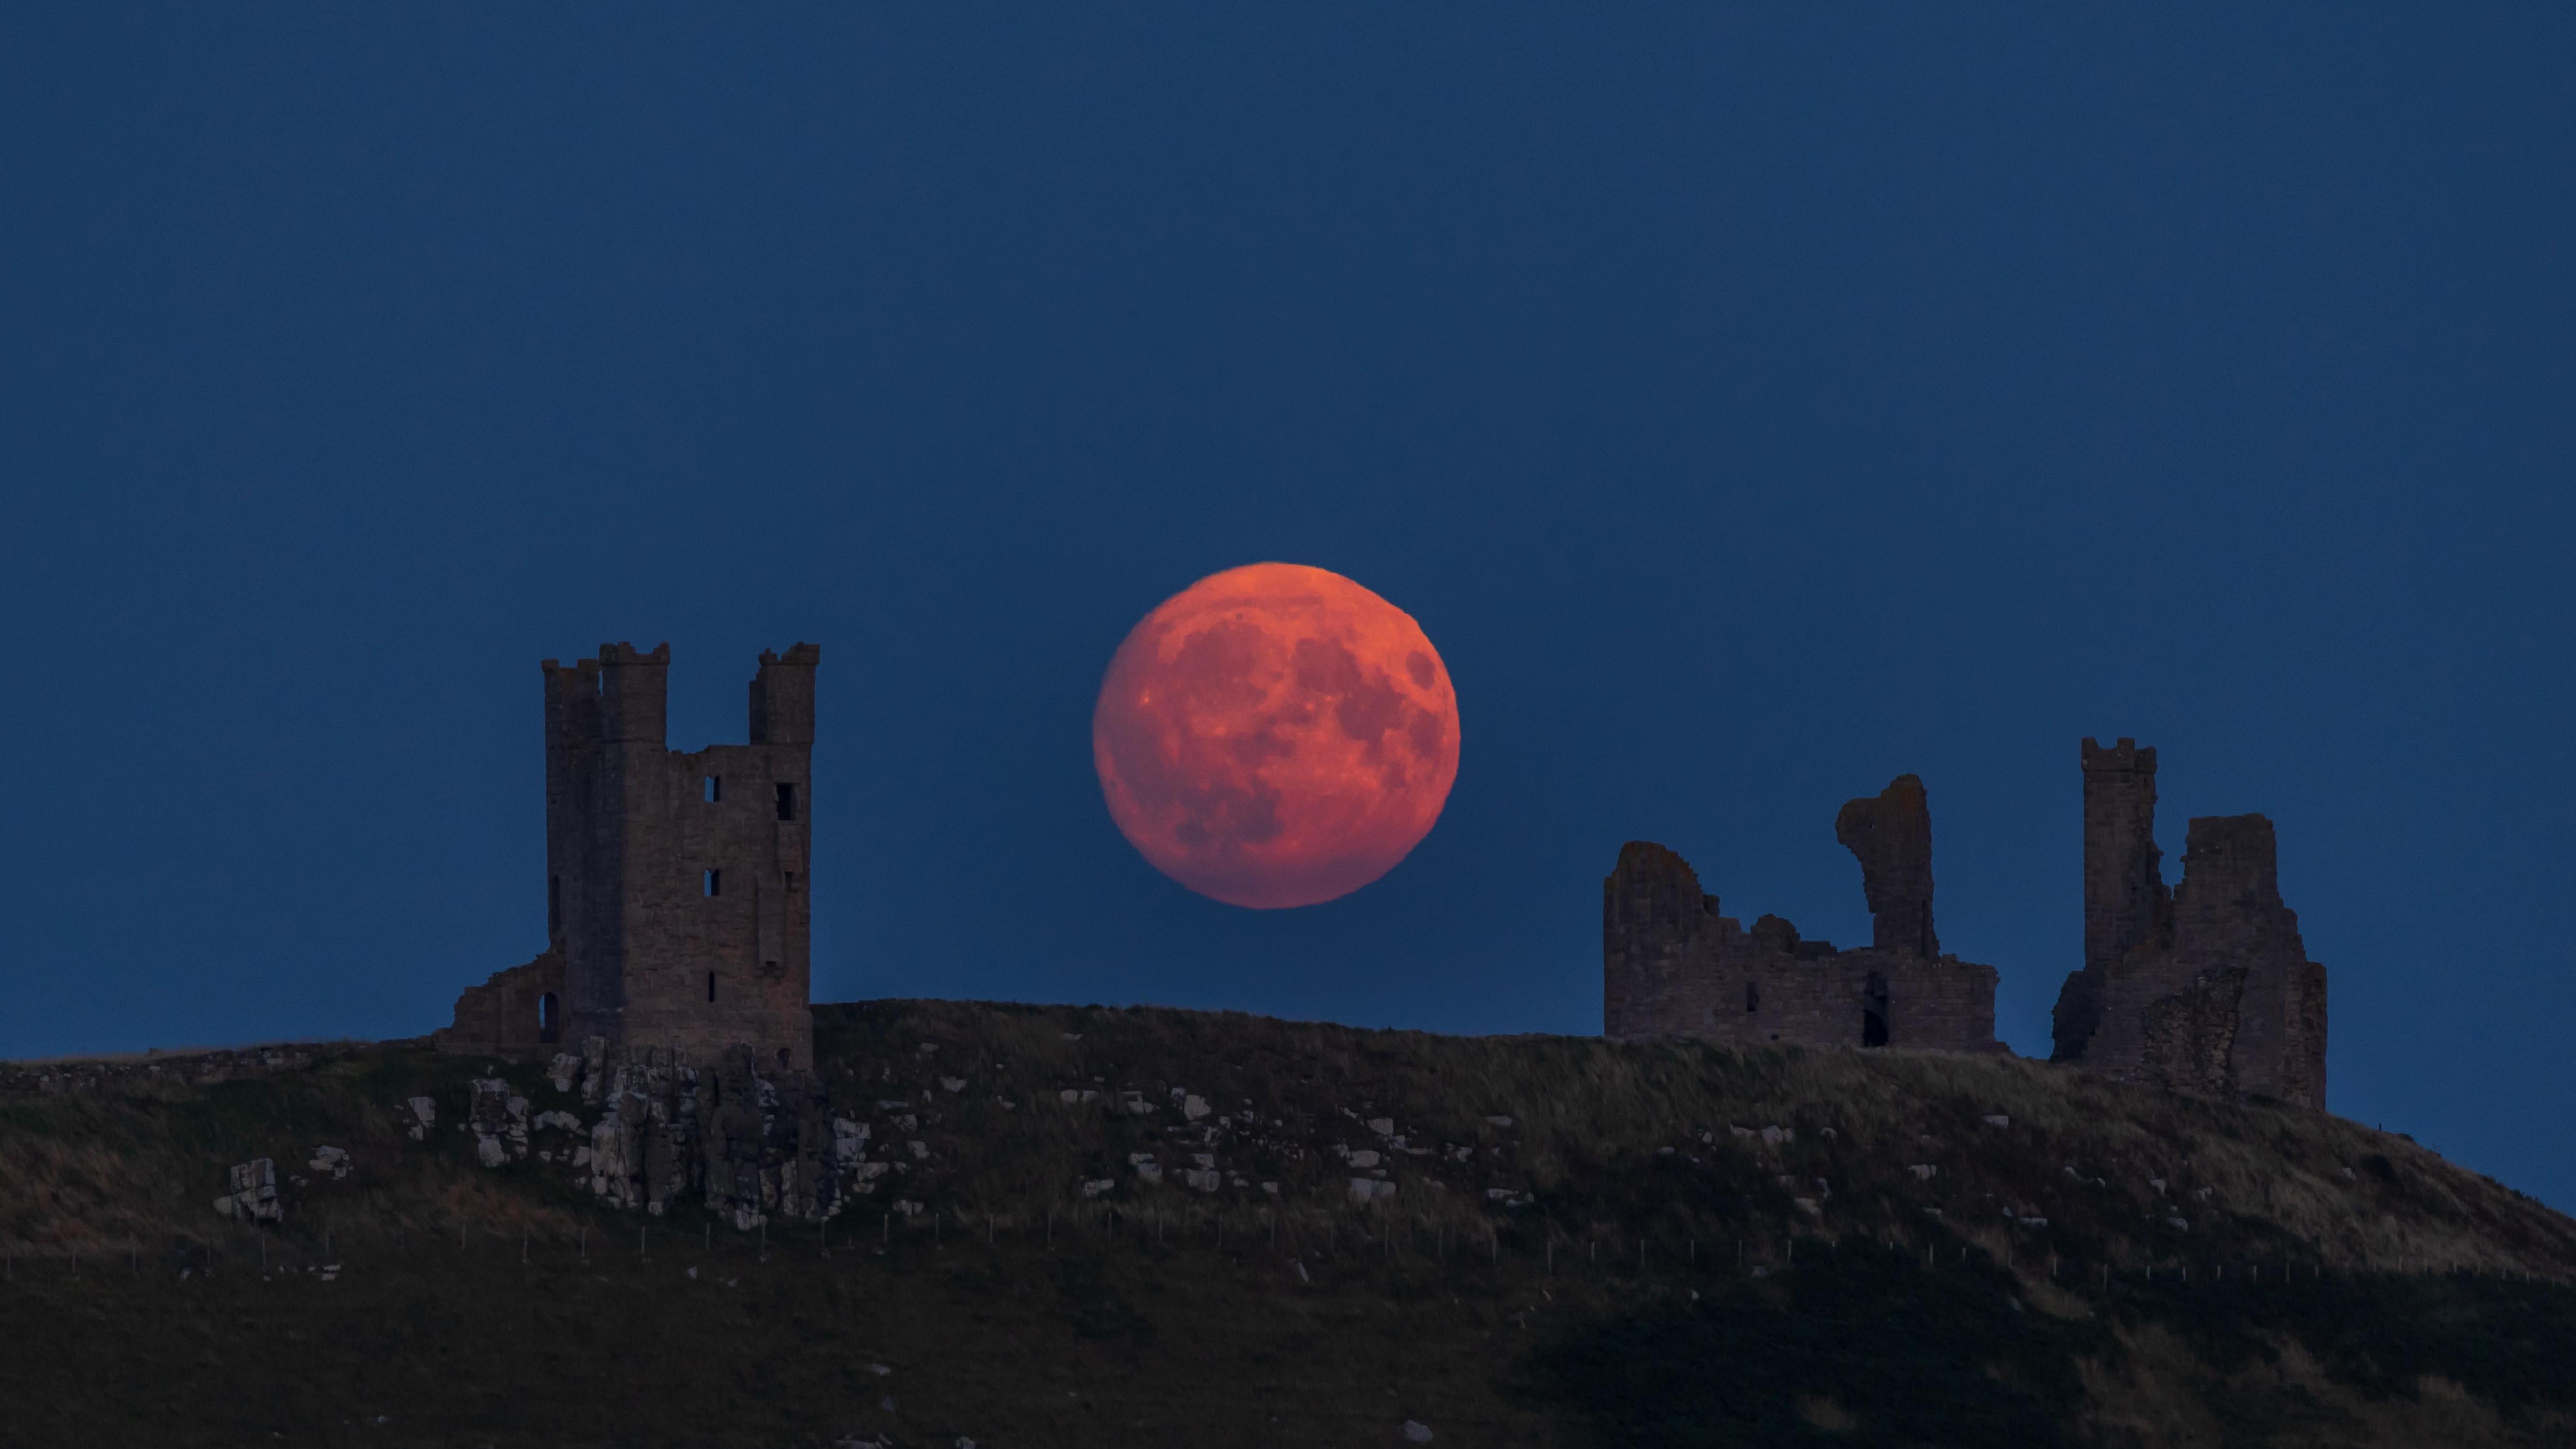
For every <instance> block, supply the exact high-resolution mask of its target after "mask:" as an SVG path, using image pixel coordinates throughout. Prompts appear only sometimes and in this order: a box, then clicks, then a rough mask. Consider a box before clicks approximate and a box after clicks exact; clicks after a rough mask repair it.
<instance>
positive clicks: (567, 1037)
mask: <svg viewBox="0 0 2576 1449" xmlns="http://www.w3.org/2000/svg"><path fill="white" fill-rule="evenodd" d="M820 658H821V651H820V650H819V649H817V648H816V647H815V646H814V645H811V644H798V645H796V646H794V647H793V648H790V649H789V650H788V651H787V652H786V653H785V654H783V655H780V654H773V653H768V652H763V653H762V654H761V656H760V670H759V672H758V673H757V674H756V675H754V676H753V678H752V681H751V740H750V743H749V744H742V745H711V746H709V747H708V748H706V749H703V750H699V751H696V752H694V753H683V752H680V751H675V750H672V749H670V748H668V746H667V744H666V742H665V738H664V720H665V700H666V698H667V688H666V681H667V679H668V677H669V673H670V664H671V647H670V646H669V645H668V644H664V645H661V646H659V647H657V648H655V649H654V650H653V651H652V652H650V653H645V652H643V651H640V650H638V649H636V648H635V647H634V646H632V645H629V644H603V645H601V646H600V648H599V657H598V658H596V659H584V660H581V661H580V662H578V663H576V664H571V665H565V664H560V663H558V662H556V661H555V660H552V659H549V660H546V661H545V664H544V671H545V733H546V949H545V951H544V952H543V953H542V954H540V955H539V956H538V957H537V958H536V959H535V960H533V961H531V962H529V963H528V964H526V965H524V966H518V967H513V968H512V969H510V970H507V971H503V972H501V973H499V974H498V975H496V976H494V977H492V978H491V980H490V981H488V982H486V983H485V984H484V985H481V986H477V987H473V988H470V989H468V990H467V991H466V992H465V994H464V995H463V996H461V997H459V998H458V999H457V1003H456V1020H455V1024H454V1025H452V1026H450V1027H448V1028H447V1029H445V1030H443V1031H441V1032H439V1033H437V1034H436V1039H437V1042H438V1044H439V1046H440V1047H441V1048H442V1049H444V1050H448V1051H453V1052H459V1053H467V1054H473V1055H480V1056H491V1057H498V1058H501V1059H505V1060H512V1061H545V1060H548V1059H550V1058H552V1057H555V1056H557V1055H558V1054H561V1053H565V1052H567V1051H580V1050H582V1047H583V1044H586V1043H587V1042H589V1041H590V1040H592V1039H594V1038H596V1039H598V1040H600V1041H601V1042H602V1043H603V1044H604V1047H605V1049H606V1050H607V1052H608V1053H609V1059H611V1060H617V1059H624V1058H627V1057H632V1056H639V1055H642V1054H645V1053H653V1054H656V1055H658V1056H660V1057H661V1058H662V1059H664V1060H669V1061H677V1062H687V1061H701V1062H714V1061H717V1060H719V1059H720V1058H722V1057H724V1056H725V1055H726V1054H727V1053H728V1052H729V1051H731V1050H733V1049H738V1048H748V1049H749V1050H750V1051H751V1052H752V1054H753V1059H754V1060H756V1061H757V1062H758V1063H760V1064H761V1066H762V1068H763V1069H764V1070H767V1071H772V1072H776V1071H790V1072H802V1071H807V1070H810V1069H811V1067H812V1065H813V1059H814V1029H813V1019H812V1016H811V1014H810V1011H809V1009H808V988H809V982H810V980H811V975H812V967H811V961H810V958H809V955H808V946H807V943H808V941H809V939H810V924H811V913H810V911H809V908H808V905H807V901H808V900H809V898H810V897H809V893H808V883H809V881H810V869H811V867H810V863H809V861H810V855H809V850H808V842H809V839H810V835H809V831H810V825H809V822H810V820H811V818H812V810H813V801H812V789H811V784H812V779H813V769H812V766H813V753H814V671H815V667H816V665H817V664H818V663H819V662H820Z"/></svg>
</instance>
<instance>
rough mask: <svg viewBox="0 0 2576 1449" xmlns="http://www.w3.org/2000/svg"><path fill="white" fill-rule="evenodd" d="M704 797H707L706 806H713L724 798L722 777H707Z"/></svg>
mask: <svg viewBox="0 0 2576 1449" xmlns="http://www.w3.org/2000/svg"><path fill="white" fill-rule="evenodd" d="M706 796H707V803H708V804H710V805H713V804H714V803H716V802H717V801H719V800H722V799H723V798H724V776H722V775H709V776H707V779H706Z"/></svg>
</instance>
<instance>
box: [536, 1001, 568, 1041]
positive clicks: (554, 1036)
mask: <svg viewBox="0 0 2576 1449" xmlns="http://www.w3.org/2000/svg"><path fill="white" fill-rule="evenodd" d="M561 1010H562V1008H560V1007H559V1006H557V1005H556V1004H555V994H554V993H553V992H551V991H544V992H539V993H538V994H537V1040H538V1041H540V1042H558V1041H561V1040H563V1017H562V1016H561V1015H560V1012H561Z"/></svg>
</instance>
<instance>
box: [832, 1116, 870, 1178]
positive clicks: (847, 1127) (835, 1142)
mask: <svg viewBox="0 0 2576 1449" xmlns="http://www.w3.org/2000/svg"><path fill="white" fill-rule="evenodd" d="M867 1155H868V1124H867V1123H865V1122H853V1121H851V1120H850V1119H849V1118H847V1117H835V1118H833V1119H832V1161H833V1163H834V1164H835V1165H837V1166H839V1167H841V1168H843V1169H848V1168H852V1167H856V1166H858V1165H859V1164H860V1162H862V1161H863V1160H865V1159H866V1157H867Z"/></svg>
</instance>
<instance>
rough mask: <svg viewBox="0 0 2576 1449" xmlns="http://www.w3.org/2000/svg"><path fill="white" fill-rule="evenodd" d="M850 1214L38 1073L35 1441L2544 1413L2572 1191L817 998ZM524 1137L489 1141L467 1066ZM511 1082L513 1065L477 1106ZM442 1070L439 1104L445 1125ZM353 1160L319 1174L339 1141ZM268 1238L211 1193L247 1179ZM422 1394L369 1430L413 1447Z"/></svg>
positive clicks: (2087, 1426) (2118, 1093) (1958, 1089)
mask: <svg viewBox="0 0 2576 1449" xmlns="http://www.w3.org/2000/svg"><path fill="white" fill-rule="evenodd" d="M815 1042H816V1046H815V1054H816V1067H817V1073H818V1075H819V1076H820V1078H821V1079H822V1081H823V1083H824V1084H825V1086H826V1087H827V1089H828V1091H829V1094H830V1108H829V1110H830V1112H831V1113H832V1114H833V1116H835V1117H837V1118H839V1119H841V1120H843V1121H844V1122H846V1123H848V1124H851V1125H850V1126H848V1127H845V1128H843V1129H842V1130H843V1131H844V1133H845V1134H846V1133H851V1132H855V1131H856V1129H857V1128H858V1127H860V1126H864V1128H865V1129H866V1132H865V1137H866V1141H867V1143H868V1145H869V1147H870V1148H871V1149H872V1151H871V1153H870V1157H871V1161H872V1162H881V1163H883V1164H884V1165H883V1166H882V1167H877V1168H875V1169H874V1170H873V1172H872V1173H871V1174H870V1175H869V1177H868V1180H867V1182H866V1184H865V1191H864V1192H863V1193H861V1194H860V1195H857V1196H854V1197H852V1198H851V1199H850V1200H849V1202H848V1204H847V1205H846V1206H845V1207H844V1209H843V1210H842V1211H841V1212H840V1213H839V1214H838V1216H837V1217H836V1218H835V1219H834V1220H833V1221H832V1222H831V1223H829V1224H828V1225H816V1224H812V1223H789V1222H787V1221H784V1220H776V1221H771V1222H768V1223H763V1224H758V1225H755V1226H753V1227H751V1228H749V1229H748V1230H744V1229H741V1228H737V1227H736V1226H735V1225H734V1224H733V1223H732V1222H729V1221H724V1220H720V1219H719V1218H717V1217H716V1216H715V1215H713V1214H710V1213H708V1212H707V1211H705V1210H704V1209H703V1208H701V1207H699V1206H697V1205H695V1204H694V1203H690V1202H682V1203H680V1204H677V1205H675V1206H674V1207H673V1208H672V1210H671V1211H669V1212H667V1213H664V1214H661V1215H648V1214H645V1213H641V1212H636V1211H622V1210H618V1209H616V1208H613V1207H610V1206H607V1205H604V1204H602V1203H601V1202H600V1201H598V1200H597V1199H596V1198H595V1197H594V1196H593V1195H592V1194H591V1193H590V1192H589V1191H588V1190H587V1189H586V1187H585V1185H584V1176H583V1173H582V1172H581V1171H579V1170H577V1169H576V1168H575V1167H574V1165H573V1163H574V1159H575V1157H576V1156H577V1155H581V1154H582V1153H583V1148H582V1147H581V1146H580V1144H581V1143H582V1142H584V1141H585V1140H587V1139H586V1137H585V1135H584V1134H585V1132H586V1129H587V1127H588V1125H589V1124H590V1123H591V1122H593V1121H594V1120H595V1119H596V1118H597V1116H598V1111H597V1109H596V1107H595V1106H594V1105H592V1104H590V1103H587V1102H585V1101H584V1099H583V1097H582V1094H581V1092H580V1090H579V1089H578V1088H577V1087H576V1088H574V1089H572V1090H559V1089H558V1086H557V1083H558V1081H559V1080H561V1078H560V1077H558V1076H552V1075H550V1074H549V1073H548V1072H546V1071H544V1070H541V1069H537V1068H529V1067H506V1066H497V1065H495V1064H491V1063H487V1062H482V1061H477V1060H474V1059H471V1058H459V1057H455V1056H448V1055H442V1054H439V1053H437V1052H434V1051H432V1050H430V1049H428V1047H427V1046H426V1045H425V1044H423V1043H418V1042H394V1043H385V1044H335V1045H311V1046H301V1047H296V1048H291V1049H286V1048H281V1049H272V1050H267V1051H260V1050H251V1051H244V1052H232V1053H222V1054H207V1055H196V1056H187V1057H180V1056H170V1057H147V1058H142V1059H120V1060H115V1061H99V1062H91V1063H72V1062H65V1063H52V1064H23V1065H20V1066H18V1067H14V1068H9V1069H6V1070H0V1245H5V1247H6V1251H7V1254H8V1260H9V1261H8V1266H7V1269H6V1273H7V1281H6V1283H5V1284H0V1325H4V1326H5V1331H6V1332H7V1333H8V1335H9V1341H10V1342H12V1343H14V1344H18V1345H22V1346H24V1349H25V1351H22V1352H19V1353H15V1354H12V1355H10V1356H9V1357H8V1358H7V1359H6V1360H0V1394H5V1396H6V1398H7V1400H8V1401H9V1402H11V1403H12V1404H14V1405H17V1406H19V1407H18V1409H17V1410H15V1411H14V1415H15V1417H14V1420H13V1424H12V1428H11V1433H13V1434H17V1435H24V1436H27V1438H28V1439H29V1440H30V1441H39V1442H67V1441H69V1440H70V1439H72V1438H74V1437H76V1436H80V1435H87V1436H89V1437H93V1438H96V1437H112V1438H132V1439H136V1440H141V1439H144V1438H146V1437H149V1438H150V1439H151V1440H152V1441H153V1442H166V1443H210V1444H212V1443H238V1442H244V1441H245V1440H248V1439H254V1438H256V1439H263V1440H264V1439H266V1437H267V1435H268V1434H269V1433H271V1432H275V1433H280V1434H283V1435H285V1436H286V1437H287V1439H288V1440H289V1441H300V1442H308V1443H341V1442H348V1443H361V1442H363V1443H376V1444H384V1443H409V1444H459V1445H463V1444H494V1445H500V1444H530V1445H534V1444H548V1445H560V1444H590V1443H598V1444H610V1443H614V1444H621V1445H622V1444H636V1443H672V1444H741V1445H794V1444H826V1443H845V1442H850V1441H854V1440H855V1441H859V1442H871V1443H894V1444H915V1445H926V1444H939V1445H942V1446H946V1445H950V1444H953V1443H955V1442H957V1441H958V1440H959V1438H960V1437H961V1436H962V1437H971V1438H972V1439H973V1440H974V1441H975V1442H976V1443H977V1444H979V1445H985V1446H1010V1445H1017V1444H1050V1445H1080V1444H1132V1443H1136V1442H1162V1443H1247V1444H1272V1443H1276V1444H1348V1443H1369V1442H1384V1443H1403V1442H1406V1439H1405V1433H1404V1426H1405V1424H1406V1422H1407V1421H1412V1422H1414V1423H1417V1424H1420V1425H1423V1426H1427V1428H1428V1429H1429V1430H1430V1432H1432V1433H1433V1434H1434V1435H1435V1442H1439V1443H1463V1444H1497V1443H1520V1444H1587V1443H1618V1444H1649V1445H1657V1444H1673V1445H1681V1444H1700V1443H1707V1444H1719V1443H1724V1444H1738V1443H1753V1444H1771V1443H1780V1444H1789V1443H1852V1444H1906V1443H1940V1444H1951V1445H1960V1444H1985V1443H1992V1444H2016V1445H2022V1444H2046V1443H2067V1444H2119V1445H2127V1444H2139V1445H2151V1444H2197V1443H2217V1442H2229V1443H2238V1442H2241V1443H2316V1444H2326V1443H2334V1444H2356V1443H2382V1442H2384V1443H2391V1444H2397V1443H2407V1444H2432V1443H2461V1444H2468V1443H2513V1442H2529V1443H2542V1442H2560V1441H2563V1439H2564V1438H2565V1436H2566V1435H2567V1433H2568V1432H2569V1430H2570V1429H2571V1427H2576V1388H2571V1387H2569V1386H2568V1385H2566V1384H2565V1383H2564V1382H2563V1378H2562V1376H2561V1375H2560V1374H2559V1373H2558V1372H2557V1369H2558V1366H2560V1365H2563V1364H2564V1363H2565V1362H2566V1361H2567V1355H2568V1353H2569V1351H2570V1349H2571V1348H2576V1291H2571V1289H2570V1288H2569V1287H2568V1286H2567V1285H2568V1282H2569V1280H2570V1279H2571V1278H2576V1221H2571V1220H2569V1219H2568V1218H2566V1217H2564V1216H2562V1215H2560V1214H2558V1213H2556V1212H2554V1211H2551V1210H2550V1209H2548V1208H2546V1207H2545V1206H2543V1205H2541V1204H2539V1203H2537V1202H2535V1201H2533V1200H2531V1199H2529V1198H2527V1197H2524V1196H2522V1195H2521V1194H2519V1193H2516V1192H2514V1191H2512V1190H2510V1189H2508V1188H2506V1187H2504V1186H2502V1185H2500V1184H2498V1183H2495V1182H2493V1181H2491V1180H2489V1179H2487V1178H2484V1177H2481V1176H2478V1175H2476V1174H2473V1173H2470V1172H2467V1171H2464V1170H2462V1169H2460V1168H2458V1167H2456V1166H2454V1165H2452V1164H2449V1163H2447V1162H2445V1161H2443V1160H2442V1159H2441V1158H2440V1157H2438V1156H2436V1155H2435V1154H2433V1153H2431V1152H2428V1151H2426V1150H2424V1149H2422V1148H2421V1147H2419V1146H2417V1145H2416V1144H2414V1143H2412V1142H2410V1141H2408V1140H2407V1139H2405V1138H2403V1137H2399V1136H2395V1135H2390V1134H2382V1133H2378V1132H2374V1131H2371V1130H2369V1129H2366V1128H2363V1127H2360V1126H2357V1125H2355V1124H2353V1123H2350V1122H2346V1121H2343V1120H2341V1119H2338V1118H2335V1117H2332V1116H2329V1115H2326V1114H2323V1113H2319V1112H2315V1111H2312V1110H2308V1109H2305V1108H2299V1107H2293V1106H2288V1105H2285V1104H2279V1103H2272V1102H2264V1101H2255V1102H2250V1103H2241V1104H2240V1103H2227V1102H2219V1101H2212V1100H2206V1099H2202V1098H2198V1097H2193V1096H2186V1095H2180V1094H2176V1093H2170V1092H2165V1091H2159V1090H2155V1089H2151V1088H2147V1087H2141V1086H2134V1085H2127V1084H2121V1083H2117V1082H2112V1081H2107V1080H2104V1079H2102V1078H2100V1077H2096V1076H2092V1075H2088V1074H2085V1073H2083V1072H2080V1071H2075V1070H2070V1069H2066V1068H2060V1067H2051V1066H2048V1065H2045V1064H2042V1063H2037V1062H2032V1061H2026V1060H2021V1059H2017V1058H2011V1057H2005V1056H1966V1055H1946V1054H1938V1053H1912V1052H1903V1051H1859V1050H1816V1049H1809V1048H1800V1047H1767V1046H1721V1045H1710V1044H1704V1043H1696V1042H1677V1041H1676V1042H1613V1041H1607V1040H1602V1039H1595V1038H1570V1037H1544V1036H1530V1037H1488V1038H1457V1037H1443V1036H1437V1035H1432V1034H1426V1033H1418V1032H1384V1031H1362V1030H1356V1029H1351V1028H1345V1027H1338V1026H1332V1025H1326V1024H1318V1023H1298V1022H1285V1021H1277V1020H1271V1019H1266V1018H1258V1017H1250V1016H1243V1015H1239V1014H1231V1013H1197V1012H1183V1011H1172V1010H1160V1009H1105V1008H1076V1007H1031V1006H1016V1005H992V1004H977V1003H959V1002H927V1001H885V1002H871V1003H862V1004H854V1005H845V1006H829V1007H819V1008H816V1010H815ZM478 1079H479V1080H482V1081H485V1082H487V1083H488V1082H493V1081H500V1082H505V1083H507V1084H508V1086H507V1090H508V1092H510V1093H511V1094H514V1095H517V1096H522V1097H524V1098H525V1099H526V1101H527V1102H528V1104H529V1105H530V1108H531V1109H532V1111H531V1113H530V1118H531V1120H532V1121H533V1122H534V1124H535V1125H534V1127H533V1129H532V1131H531V1133H530V1135H529V1138H528V1152H527V1156H526V1157H525V1159H524V1160H519V1159H516V1158H514V1157H510V1156H507V1155H504V1160H503V1161H502V1163H501V1165H499V1166H488V1165H485V1159H486V1158H487V1157H489V1156H491V1155H493V1154H491V1153H489V1152H488V1151H484V1150H482V1144H481V1143H479V1142H478V1138H477V1134H476V1133H475V1132H474V1131H472V1130H468V1129H467V1128H466V1127H465V1126H464V1125H463V1124H465V1123H466V1122H467V1121H468V1119H469V1114H470V1113H471V1111H472V1110H473V1102H474V1097H475V1088H474V1087H473V1085H472V1084H473V1083H474V1082H475V1081H476V1080H478ZM486 1090H487V1092H488V1091H491V1090H494V1089H490V1088H487V1089H486ZM414 1099H426V1100H428V1101H430V1102H432V1103H434V1104H435V1109H434V1113H433V1114H432V1115H433V1119H434V1120H433V1122H432V1124H431V1125H430V1126H428V1127H426V1128H422V1130H419V1131H418V1132H417V1134H415V1131H414V1129H415V1128H420V1127H421V1124H420V1122H419V1120H418V1116H417V1114H416V1112H415V1109H414V1108H413V1107H412V1106H411V1105H410V1104H411V1103H412V1102H413V1101H414ZM326 1148H328V1149H332V1151H329V1152H325V1151H324V1150H323V1149H326ZM263 1158H265V1159H268V1160H270V1161H272V1162H274V1163H275V1164H276V1165H277V1171H278V1174H279V1176H278V1183H279V1211H280V1216H279V1218H278V1219H277V1220H276V1221H274V1222H269V1223H254V1222H248V1221H245V1220H243V1219H242V1218H240V1217H232V1218H227V1217H225V1216H222V1215H219V1214H218V1212H217V1211H216V1208H215V1206H214V1203H215V1200H216V1199H218V1198H220V1197H224V1196H225V1195H226V1194H227V1193H228V1191H229V1190H230V1189H231V1188H232V1186H233V1185H234V1184H233V1182H232V1181H231V1180H230V1178H229V1177H228V1172H229V1169H231V1168H232V1167H233V1166H234V1165H236V1164H244V1163H249V1162H252V1161H254V1160H256V1159H263ZM380 1421H381V1422H380Z"/></svg>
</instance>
